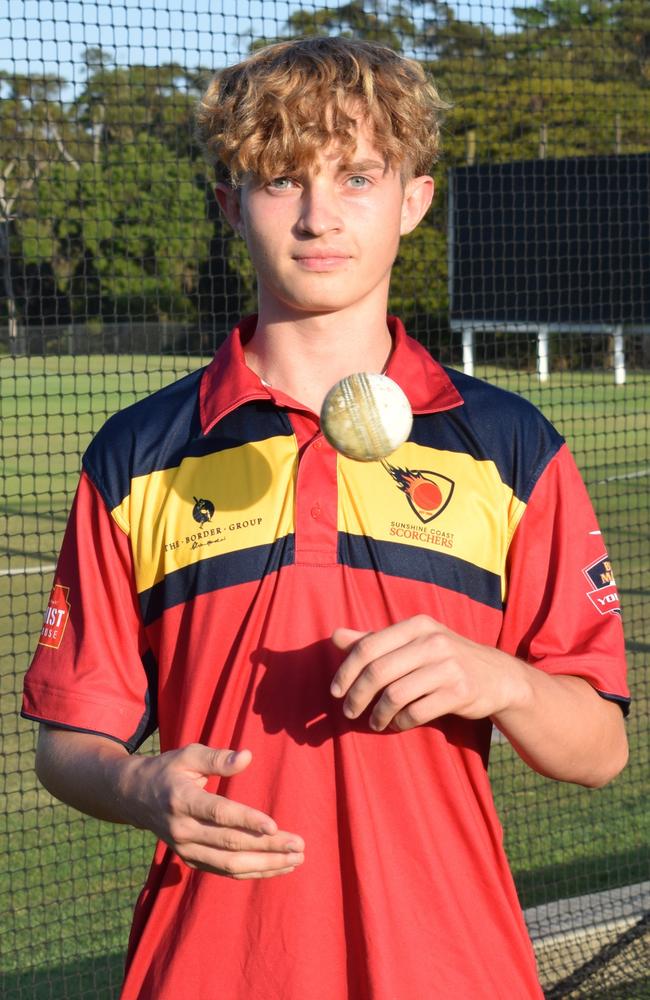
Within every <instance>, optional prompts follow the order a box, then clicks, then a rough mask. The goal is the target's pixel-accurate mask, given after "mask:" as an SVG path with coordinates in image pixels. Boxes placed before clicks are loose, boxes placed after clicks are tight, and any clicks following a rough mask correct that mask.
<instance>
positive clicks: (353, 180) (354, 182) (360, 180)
mask: <svg viewBox="0 0 650 1000" xmlns="http://www.w3.org/2000/svg"><path fill="white" fill-rule="evenodd" d="M348 180H349V182H350V184H351V186H352V187H354V188H359V189H361V188H364V187H366V185H367V184H368V178H367V177H362V176H361V174H355V175H354V177H350V178H348Z"/></svg>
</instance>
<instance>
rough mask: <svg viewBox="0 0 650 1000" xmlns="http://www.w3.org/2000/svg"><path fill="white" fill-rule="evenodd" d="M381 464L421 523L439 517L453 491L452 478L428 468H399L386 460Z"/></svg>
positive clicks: (426, 522)
mask: <svg viewBox="0 0 650 1000" xmlns="http://www.w3.org/2000/svg"><path fill="white" fill-rule="evenodd" d="M381 464H382V466H383V467H384V469H385V470H386V472H387V473H388V474H389V475H390V476H391V477H392V478H393V480H394V481H395V482H396V483H397V485H398V486H399V488H400V490H401V491H402V493H403V494H404V496H405V497H406V499H407V501H408V505H409V507H410V508H411V510H412V511H413V513H414V514H415V515H416V516H417V517H418V518H419V519H420V521H422V523H423V524H428V523H429V521H433V519H434V518H435V517H439V516H440V514H442V512H443V510H444V509H445V508H446V507H447V505H448V504H449V501H450V500H451V498H452V495H453V492H454V481H453V479H449V478H448V477H447V476H443V475H441V474H440V473H439V472H431V471H430V470H429V469H399V468H397V466H395V465H391V464H390V463H389V462H386V461H383V462H382V463H381Z"/></svg>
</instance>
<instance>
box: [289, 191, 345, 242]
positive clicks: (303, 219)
mask: <svg viewBox="0 0 650 1000" xmlns="http://www.w3.org/2000/svg"><path fill="white" fill-rule="evenodd" d="M298 228H299V230H300V232H301V233H304V234H305V235H309V236H323V235H324V234H325V233H331V232H336V231H338V230H340V229H342V228H343V216H342V214H341V212H340V209H339V206H338V202H337V198H336V192H335V191H334V190H333V188H332V186H331V185H329V184H327V182H326V180H325V178H320V177H315V178H314V179H313V180H312V181H311V183H309V184H306V185H305V187H304V188H303V192H302V198H301V204H300V216H299V218H298Z"/></svg>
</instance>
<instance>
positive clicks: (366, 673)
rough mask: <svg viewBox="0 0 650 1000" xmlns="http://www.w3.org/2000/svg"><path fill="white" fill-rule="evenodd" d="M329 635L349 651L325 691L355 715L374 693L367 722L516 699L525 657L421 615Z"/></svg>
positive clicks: (483, 710) (471, 710)
mask: <svg viewBox="0 0 650 1000" xmlns="http://www.w3.org/2000/svg"><path fill="white" fill-rule="evenodd" d="M332 641H333V642H334V644H335V645H336V646H337V647H338V648H339V649H342V650H347V651H348V655H347V656H346V658H345V660H344V661H343V663H342V664H341V666H340V667H339V669H338V671H337V673H336V675H335V677H334V679H333V681H332V685H331V688H330V690H331V693H332V694H333V695H334V696H335V697H337V698H344V699H345V700H344V702H343V712H344V714H345V715H346V716H347V717H348V718H349V719H356V718H358V717H359V716H360V715H361V714H362V712H364V711H365V709H367V708H368V706H369V705H370V703H371V702H372V701H373V700H374V699H375V698H376V697H377V696H379V698H378V700H377V702H376V704H375V705H374V707H373V709H372V712H371V715H370V720H369V723H370V727H371V728H372V729H374V730H376V731H378V732H379V731H381V730H383V729H386V727H388V726H389V727H390V728H391V729H395V730H398V731H400V730H405V729H413V728H414V727H415V726H422V725H425V724H426V723H427V722H431V721H432V720H433V719H437V718H440V716H442V715H448V714H450V713H453V714H455V715H460V716H463V717H464V718H466V719H483V718H486V717H487V716H491V715H494V714H495V713H498V712H500V711H503V710H504V709H507V708H510V707H512V706H513V704H515V703H516V701H517V700H520V701H521V700H523V699H524V697H525V695H526V691H527V686H526V677H525V671H526V670H527V669H528V668H527V667H526V665H525V664H523V663H520V661H518V660H516V659H514V657H511V656H508V654H506V653H502V652H501V651H500V650H497V649H493V648H492V647H489V646H483V645H480V644H479V643H476V642H472V640H471V639H466V638H464V637H463V636H461V635H458V634H457V633H455V632H452V631H451V630H450V629H448V628H446V627H445V626H444V625H441V624H440V623H439V622H437V621H434V620H433V619H432V618H429V617H427V616H426V615H417V616H416V617H414V618H407V619H405V620H404V621H401V622H398V623H397V624H396V625H389V626H388V627H387V628H384V629H382V630H381V631H379V632H365V633H364V632H356V631H354V630H353V629H349V628H339V629H337V630H336V631H335V632H334V634H333V636H332Z"/></svg>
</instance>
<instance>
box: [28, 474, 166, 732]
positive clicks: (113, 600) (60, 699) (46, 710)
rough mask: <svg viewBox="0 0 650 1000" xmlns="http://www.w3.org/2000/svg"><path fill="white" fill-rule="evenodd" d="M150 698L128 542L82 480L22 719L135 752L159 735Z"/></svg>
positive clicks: (152, 687) (151, 677) (147, 655)
mask: <svg viewBox="0 0 650 1000" xmlns="http://www.w3.org/2000/svg"><path fill="white" fill-rule="evenodd" d="M155 691H156V666H155V662H154V660H153V656H152V653H151V651H150V650H149V648H148V646H147V641H146V636H145V632H144V628H143V625H142V620H141V616H140V613H139V608H138V601H137V594H136V589H135V584H134V573H133V563H132V556H131V547H130V543H129V538H128V535H127V534H126V533H125V532H124V531H123V529H122V528H121V527H119V526H118V524H117V523H116V522H115V520H114V519H113V517H112V515H111V513H110V512H109V511H108V510H107V508H106V505H105V503H104V501H103V499H102V497H101V496H100V494H99V493H98V491H97V489H96V488H95V486H94V484H93V483H92V481H91V480H90V478H89V476H88V474H87V473H86V472H83V473H82V476H81V479H80V482H79V486H78V489H77V493H76V496H75V500H74V503H73V506H72V510H71V512H70V517H69V520H68V524H67V528H66V532H65V536H64V540H63V545H62V549H61V553H60V556H59V562H58V565H57V569H56V573H55V577H54V585H53V588H52V592H51V594H50V599H49V602H48V606H47V608H46V610H45V615H44V619H43V625H42V628H41V633H40V635H39V638H38V645H37V647H36V652H35V654H34V658H33V660H32V663H31V666H30V668H29V670H28V671H27V674H26V676H25V682H24V691H23V705H22V715H23V716H24V717H25V718H28V719H34V720H36V721H38V722H44V723H48V724H49V725H53V726H58V727H62V728H68V729H73V730H79V731H83V732H93V733H98V734H101V735H104V736H108V737H110V738H111V739H114V740H117V741H118V742H120V743H122V744H123V745H124V746H125V747H126V748H127V749H128V750H129V751H131V752H132V751H134V750H135V749H137V747H138V746H139V745H140V744H141V743H142V742H143V741H144V740H145V739H146V737H147V736H148V735H150V733H151V732H153V730H154V729H155V728H156V711H155V703H156V699H155Z"/></svg>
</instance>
